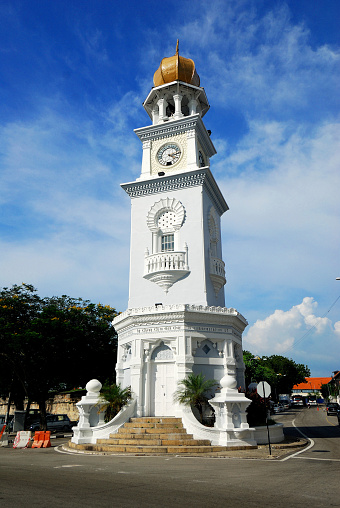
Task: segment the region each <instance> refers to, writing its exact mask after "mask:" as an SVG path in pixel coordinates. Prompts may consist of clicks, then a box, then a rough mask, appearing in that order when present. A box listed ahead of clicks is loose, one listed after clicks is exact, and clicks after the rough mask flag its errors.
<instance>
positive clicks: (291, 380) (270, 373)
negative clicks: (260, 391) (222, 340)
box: [243, 351, 310, 395]
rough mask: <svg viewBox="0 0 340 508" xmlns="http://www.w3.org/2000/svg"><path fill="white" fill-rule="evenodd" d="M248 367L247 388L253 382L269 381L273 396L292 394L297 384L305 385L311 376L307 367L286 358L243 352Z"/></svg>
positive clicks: (246, 372)
mask: <svg viewBox="0 0 340 508" xmlns="http://www.w3.org/2000/svg"><path fill="white" fill-rule="evenodd" d="M243 360H244V363H245V366H246V370H245V378H246V386H249V384H250V383H251V382H252V381H255V382H259V381H267V382H268V383H269V384H270V385H271V387H272V395H273V394H274V395H278V394H279V393H291V391H292V388H293V386H294V385H295V384H298V383H303V382H305V380H306V377H309V376H310V370H309V368H308V367H307V365H303V364H301V363H295V362H294V361H293V360H290V359H289V358H286V357H285V356H280V355H272V356H262V358H260V357H257V356H254V355H253V354H252V353H250V352H249V351H244V352H243Z"/></svg>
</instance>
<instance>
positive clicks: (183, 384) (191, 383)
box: [174, 373, 218, 423]
mask: <svg viewBox="0 0 340 508" xmlns="http://www.w3.org/2000/svg"><path fill="white" fill-rule="evenodd" d="M178 384H179V385H180V386H179V388H178V389H177V390H176V391H175V393H174V401H175V402H178V403H179V404H184V405H185V406H193V407H195V408H196V409H197V410H198V412H199V415H200V420H201V423H203V407H204V406H205V404H206V403H207V401H208V397H207V394H208V393H209V391H211V389H212V388H213V387H215V386H217V385H218V382H217V381H215V379H205V376H203V374H201V373H200V374H194V373H191V374H189V375H188V377H187V378H185V379H182V380H181V381H179V382H178Z"/></svg>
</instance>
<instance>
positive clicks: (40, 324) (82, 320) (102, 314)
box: [0, 284, 117, 428]
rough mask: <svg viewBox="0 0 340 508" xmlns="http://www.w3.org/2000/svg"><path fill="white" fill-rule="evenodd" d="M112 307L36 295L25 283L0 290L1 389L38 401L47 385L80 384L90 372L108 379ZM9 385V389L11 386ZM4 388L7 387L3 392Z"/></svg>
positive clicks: (112, 363)
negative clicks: (4, 376) (2, 373)
mask: <svg viewBox="0 0 340 508" xmlns="http://www.w3.org/2000/svg"><path fill="white" fill-rule="evenodd" d="M116 315H117V313H116V311H115V309H113V308H112V307H109V306H103V305H101V304H93V303H91V302H89V301H88V300H82V299H81V298H71V297H69V296H66V295H63V296H61V297H52V298H40V297H39V296H38V295H37V290H36V289H35V288H34V287H33V286H31V285H29V284H21V285H20V286H18V285H14V286H12V288H10V289H9V288H3V289H2V291H1V292H0V340H1V352H0V368H1V371H2V372H6V376H7V377H6V379H5V380H4V379H3V378H2V381H1V385H0V390H1V394H2V395H5V394H6V395H7V394H8V392H9V391H10V390H12V393H13V396H14V397H15V396H17V397H18V396H19V394H20V396H21V397H22V396H23V395H25V396H26V397H27V398H28V400H29V401H35V402H37V403H38V404H39V409H40V412H41V416H42V427H43V428H44V427H45V428H46V418H45V415H46V413H45V401H46V400H47V399H48V398H49V395H50V393H51V392H52V391H59V390H60V389H64V390H66V389H70V388H73V387H74V386H79V385H83V386H84V385H85V384H86V383H87V381H88V380H89V379H91V378H95V377H103V376H105V377H110V378H111V379H112V380H113V377H114V366H115V362H116V349H117V335H116V332H115V330H114V328H113V326H112V320H113V318H114V317H115V316H116ZM13 390H14V392H13ZM5 392H6V393H5Z"/></svg>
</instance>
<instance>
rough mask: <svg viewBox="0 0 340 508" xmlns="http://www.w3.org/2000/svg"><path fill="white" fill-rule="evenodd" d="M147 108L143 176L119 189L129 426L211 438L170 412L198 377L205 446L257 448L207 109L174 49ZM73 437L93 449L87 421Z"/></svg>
mask: <svg viewBox="0 0 340 508" xmlns="http://www.w3.org/2000/svg"><path fill="white" fill-rule="evenodd" d="M143 106H144V109H145V110H146V113H147V114H148V116H149V118H150V120H151V124H150V125H147V126H145V127H141V128H138V129H136V130H135V133H136V135H137V136H138V138H139V139H140V141H141V142H142V147H143V155H142V163H141V174H140V176H139V177H138V178H137V179H136V181H133V182H129V183H124V184H122V185H121V186H122V188H123V189H124V191H125V192H126V193H127V194H128V196H129V197H130V199H131V245H130V278H129V302H128V309H127V310H126V311H125V312H123V313H122V314H120V315H119V316H117V317H116V318H115V319H114V326H115V329H116V331H117V333H118V351H117V356H118V358H117V365H116V374H117V375H116V382H117V383H120V384H121V385H122V387H127V386H131V390H132V392H133V394H134V397H135V409H134V410H133V414H131V411H130V413H129V417H130V416H137V417H152V416H156V417H181V418H182V419H183V422H184V425H185V426H186V428H187V430H189V431H190V433H192V434H193V435H194V437H198V438H200V437H207V435H206V434H207V428H206V427H203V426H202V425H200V424H199V423H198V422H197V420H196V419H195V418H194V417H193V415H192V412H191V409H189V412H190V414H188V410H187V409H185V408H184V407H183V406H180V405H179V404H176V403H175V402H174V392H175V390H176V389H177V387H178V382H180V381H181V380H183V379H184V378H186V377H187V376H188V374H190V373H192V372H193V373H196V374H197V373H203V374H204V376H205V377H206V378H207V379H215V380H216V381H217V382H218V383H219V390H220V391H219V392H218V393H217V394H216V395H215V396H214V393H212V394H211V397H212V398H211V400H210V403H211V406H212V407H214V409H215V415H216V422H215V429H214V432H212V429H209V430H210V431H211V432H210V434H209V435H208V438H209V439H210V440H211V441H212V442H214V443H215V444H218V445H225V444H228V445H231V446H234V445H240V444H243V445H244V444H247V445H254V444H255V441H254V437H253V430H252V429H249V425H248V423H247V419H246V413H245V410H246V407H247V406H248V405H249V404H250V401H249V399H246V397H245V396H244V394H243V393H238V387H242V388H243V387H244V369H245V366H244V363H243V355H242V332H243V331H244V329H245V327H246V326H247V321H246V319H245V318H244V317H243V316H242V315H241V314H240V313H239V312H237V310H235V309H234V308H226V307H225V298H224V285H225V283H226V275H225V264H224V261H223V259H222V245H221V244H222V242H221V216H222V215H223V214H224V213H225V212H226V211H227V210H228V205H227V203H226V201H225V199H224V197H223V195H222V193H221V191H220V189H219V187H218V185H217V183H216V181H215V179H214V177H213V175H212V172H211V169H210V159H211V158H212V157H213V155H214V154H215V153H216V150H215V147H214V145H213V142H212V140H211V137H210V134H211V133H210V132H209V131H208V130H207V129H206V127H205V125H204V122H203V118H204V116H205V114H206V113H207V112H208V110H209V102H208V98H207V96H206V93H205V90H204V88H202V87H201V86H200V78H199V76H198V74H197V71H196V69H195V64H194V62H193V61H192V60H190V59H188V58H184V57H182V56H180V55H179V52H178V44H177V49H176V54H175V55H174V56H172V57H169V58H163V60H162V61H161V64H160V67H159V69H158V70H157V71H156V72H155V74H154V87H153V88H152V89H151V91H150V93H149V95H148V96H147V98H146V100H145V101H144V104H143ZM91 383H92V382H91ZM91 386H92V385H91ZM93 386H95V387H97V388H96V389H98V386H97V384H96V382H94V384H93ZM89 393H90V395H89V401H90V402H89V403H91V400H90V399H91V397H92V395H93V398H94V397H95V394H94V393H93V394H92V392H91V390H90V392H89ZM91 394H92V395H91ZM85 399H86V398H85ZM85 399H84V400H85ZM86 400H87V399H86ZM86 400H85V402H86ZM85 402H84V404H85ZM84 411H85V410H84ZM86 411H87V410H86ZM84 414H85V413H84ZM120 418H121V420H120V421H122V418H123V417H120ZM84 421H85V420H84ZM82 425H83V426H84V429H85V430H84V433H83V434H81V432H82ZM86 425H87V424H86ZM104 430H105V432H108V430H107V428H105V429H104ZM104 430H103V432H104ZM77 432H78V434H77V435H75V437H74V442H77V443H80V442H81V440H82V439H89V438H88V435H87V434H86V432H88V429H87V427H86V426H85V424H83V420H82V421H81V424H80V426H79V429H78V430H77ZM103 435H104V434H103ZM84 436H85V437H84ZM91 439H93V440H94V437H91ZM84 442H85V441H84ZM86 442H89V441H86Z"/></svg>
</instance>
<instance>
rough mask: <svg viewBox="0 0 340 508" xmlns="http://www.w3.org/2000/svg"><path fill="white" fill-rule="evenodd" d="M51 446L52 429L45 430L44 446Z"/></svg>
mask: <svg viewBox="0 0 340 508" xmlns="http://www.w3.org/2000/svg"><path fill="white" fill-rule="evenodd" d="M50 446H51V431H50V430H47V431H46V432H44V444H43V448H49V447H50Z"/></svg>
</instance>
